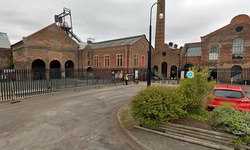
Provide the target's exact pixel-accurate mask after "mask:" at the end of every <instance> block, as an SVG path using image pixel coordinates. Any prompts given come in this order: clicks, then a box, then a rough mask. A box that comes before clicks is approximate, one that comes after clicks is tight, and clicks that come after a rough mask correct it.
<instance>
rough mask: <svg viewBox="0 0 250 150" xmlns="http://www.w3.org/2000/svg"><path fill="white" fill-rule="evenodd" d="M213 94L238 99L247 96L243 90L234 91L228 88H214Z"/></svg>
mask: <svg viewBox="0 0 250 150" xmlns="http://www.w3.org/2000/svg"><path fill="white" fill-rule="evenodd" d="M213 95H214V96H217V97H224V98H236V99H240V98H244V97H245V96H244V94H243V93H242V92H241V91H233V90H227V89H220V90H214V92H213Z"/></svg>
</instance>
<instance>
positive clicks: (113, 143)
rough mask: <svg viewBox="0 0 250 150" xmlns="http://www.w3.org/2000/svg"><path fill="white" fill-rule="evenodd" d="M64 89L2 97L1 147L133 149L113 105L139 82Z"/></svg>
mask: <svg viewBox="0 0 250 150" xmlns="http://www.w3.org/2000/svg"><path fill="white" fill-rule="evenodd" d="M131 86H133V88H131V87H129V86H125V85H120V86H113V87H105V88H101V89H90V90H79V91H64V92H61V93H56V94H53V95H52V94H50V95H42V96H36V97H32V98H27V99H23V100H21V102H20V103H15V104H10V103H0V149H1V150H13V149H16V150H17V149H27V150H31V149H32V150H33V149H36V150H39V149H53V150H55V149H60V150H64V149H65V150H69V149H70V150H74V149H90V150H97V149H98V150H99V149H102V150H110V149H115V150H124V149H126V150H134V149H141V148H140V147H138V146H137V145H136V144H135V143H134V142H133V141H132V140H131V139H130V138H129V137H128V135H127V134H126V133H125V132H124V131H123V130H122V128H121V127H120V125H119V124H118V121H117V116H116V115H117V110H118V109H119V108H120V107H121V106H123V105H125V104H127V103H128V101H129V99H130V98H131V97H132V96H133V95H134V94H135V93H136V92H137V91H139V90H140V86H136V85H131Z"/></svg>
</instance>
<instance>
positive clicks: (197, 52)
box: [185, 46, 201, 57]
mask: <svg viewBox="0 0 250 150" xmlns="http://www.w3.org/2000/svg"><path fill="white" fill-rule="evenodd" d="M189 56H201V47H200V46H195V47H189V48H187V50H186V53H185V57H189Z"/></svg>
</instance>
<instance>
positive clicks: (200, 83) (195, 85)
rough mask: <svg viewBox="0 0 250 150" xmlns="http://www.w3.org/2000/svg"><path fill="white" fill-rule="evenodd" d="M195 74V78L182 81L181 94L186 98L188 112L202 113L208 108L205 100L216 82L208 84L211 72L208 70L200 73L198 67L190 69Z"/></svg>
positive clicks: (180, 85) (180, 84) (180, 83)
mask: <svg viewBox="0 0 250 150" xmlns="http://www.w3.org/2000/svg"><path fill="white" fill-rule="evenodd" d="M190 70H191V71H193V72H194V77H193V78H187V79H181V80H180V82H179V88H180V93H181V94H182V95H183V96H184V97H185V101H186V103H187V106H186V108H185V109H186V110H187V111H188V112H191V113H192V112H200V111H201V110H204V109H205V107H206V102H205V98H206V96H207V95H208V93H209V92H210V91H211V90H212V88H213V86H214V85H215V83H216V82H215V81H214V80H212V81H210V82H208V81H207V80H208V78H209V77H210V74H211V73H210V71H209V70H208V69H206V68H204V69H202V71H199V70H198V68H197V67H193V68H191V69H190Z"/></svg>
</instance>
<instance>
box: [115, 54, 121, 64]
mask: <svg viewBox="0 0 250 150" xmlns="http://www.w3.org/2000/svg"><path fill="white" fill-rule="evenodd" d="M122 57H123V56H122V54H117V55H116V60H117V61H116V66H122Z"/></svg>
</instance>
